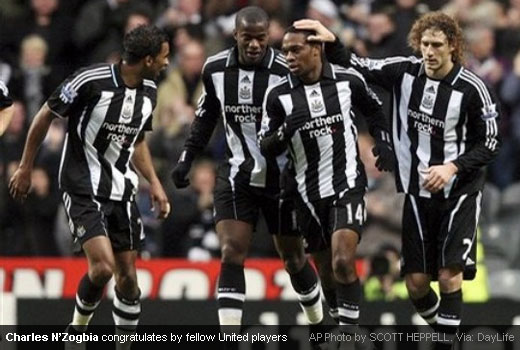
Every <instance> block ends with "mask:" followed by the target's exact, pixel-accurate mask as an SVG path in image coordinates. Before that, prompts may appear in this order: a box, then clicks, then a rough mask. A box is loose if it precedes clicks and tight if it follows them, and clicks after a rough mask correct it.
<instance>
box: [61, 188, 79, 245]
mask: <svg viewBox="0 0 520 350" xmlns="http://www.w3.org/2000/svg"><path fill="white" fill-rule="evenodd" d="M63 204H64V205H63V208H64V209H65V213H67V218H68V221H69V229H70V233H71V234H72V235H74V232H75V230H76V229H75V227H74V221H72V216H71V215H70V207H71V205H72V200H71V198H70V196H69V194H68V193H67V192H65V191H64V192H63Z"/></svg>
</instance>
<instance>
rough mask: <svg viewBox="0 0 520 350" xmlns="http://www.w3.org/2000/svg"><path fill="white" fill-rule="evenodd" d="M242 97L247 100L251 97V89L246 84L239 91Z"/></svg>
mask: <svg viewBox="0 0 520 350" xmlns="http://www.w3.org/2000/svg"><path fill="white" fill-rule="evenodd" d="M238 93H239V95H240V98H241V99H244V100H247V99H250V98H251V89H250V88H248V87H247V86H244V87H242V88H241V89H240V91H239V92H238Z"/></svg>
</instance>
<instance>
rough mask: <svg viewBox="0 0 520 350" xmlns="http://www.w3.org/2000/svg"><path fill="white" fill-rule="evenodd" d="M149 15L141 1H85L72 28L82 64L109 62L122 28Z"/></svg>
mask: <svg viewBox="0 0 520 350" xmlns="http://www.w3.org/2000/svg"><path fill="white" fill-rule="evenodd" d="M132 14H133V17H132ZM152 17H153V10H152V9H151V8H150V7H149V5H148V3H147V2H145V1H138V0H93V1H89V2H87V3H85V5H84V6H83V7H82V9H81V11H80V12H79V15H78V18H77V19H76V21H75V23H74V30H73V38H74V42H75V43H76V45H78V47H79V49H80V50H81V53H82V58H83V60H82V63H83V64H90V63H94V62H106V61H109V60H110V61H113V60H114V59H116V58H117V57H116V56H117V53H118V52H120V49H121V41H122V38H123V35H124V33H125V29H126V30H128V29H130V28H131V27H132V26H133V25H135V24H136V22H139V23H143V19H148V20H151V18H152Z"/></svg>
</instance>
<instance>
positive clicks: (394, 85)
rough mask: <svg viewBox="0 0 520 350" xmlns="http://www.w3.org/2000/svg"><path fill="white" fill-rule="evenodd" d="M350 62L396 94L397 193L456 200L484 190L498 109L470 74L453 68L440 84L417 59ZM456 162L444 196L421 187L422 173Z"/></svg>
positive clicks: (495, 150)
mask: <svg viewBox="0 0 520 350" xmlns="http://www.w3.org/2000/svg"><path fill="white" fill-rule="evenodd" d="M350 63H351V64H352V65H353V66H354V67H355V68H356V69H357V70H359V71H360V72H361V73H362V74H363V76H364V77H365V78H366V79H367V81H368V82H369V83H373V84H377V85H380V86H382V87H384V88H385V89H387V90H389V91H390V92H391V93H392V109H391V110H392V114H393V118H392V119H393V121H392V136H393V142H394V150H395V153H396V157H397V161H398V167H397V168H396V182H397V187H398V190H399V191H401V192H405V193H410V194H413V195H416V196H421V197H426V198H448V197H456V196H460V195H462V194H465V193H473V192H475V191H478V190H480V189H482V186H483V185H484V180H485V178H484V177H485V173H484V167H485V166H486V165H487V164H489V163H490V162H491V161H492V160H493V158H494V157H495V156H496V154H497V153H498V150H499V147H500V138H499V134H498V119H499V107H498V105H497V99H496V97H495V96H494V94H493V93H492V92H491V91H490V89H488V87H487V86H486V85H485V84H484V82H483V81H482V80H481V79H480V78H479V77H478V76H476V75H475V74H474V73H472V72H471V71H469V70H468V69H466V68H464V67H462V66H460V65H455V66H454V67H453V69H452V70H451V71H450V72H449V74H448V75H447V76H446V77H445V78H444V79H441V80H434V79H430V78H428V77H427V76H426V73H425V70H424V65H423V61H422V60H421V59H417V58H415V57H391V58H386V59H378V60H376V59H368V58H359V57H357V56H355V55H352V57H351V60H350ZM449 162H454V164H455V165H456V166H457V168H458V169H459V172H458V174H457V175H456V176H454V177H453V178H452V179H451V181H450V182H449V183H448V184H447V185H446V186H445V188H444V191H440V192H439V193H437V194H432V193H430V192H429V191H427V190H426V189H424V188H423V187H422V184H423V182H424V176H425V175H424V170H425V169H427V168H428V167H430V166H434V165H441V164H446V163H449Z"/></svg>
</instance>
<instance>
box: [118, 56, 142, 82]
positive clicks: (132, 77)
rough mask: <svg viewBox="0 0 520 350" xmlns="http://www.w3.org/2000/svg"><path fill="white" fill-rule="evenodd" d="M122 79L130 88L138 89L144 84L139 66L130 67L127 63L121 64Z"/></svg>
mask: <svg viewBox="0 0 520 350" xmlns="http://www.w3.org/2000/svg"><path fill="white" fill-rule="evenodd" d="M119 67H120V69H121V78H122V79H123V81H124V83H125V85H126V86H128V87H129V88H136V87H138V86H139V85H141V83H142V82H143V77H142V75H141V68H140V67H139V66H138V65H129V64H127V63H125V62H122V63H121V64H120V66H119Z"/></svg>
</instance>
